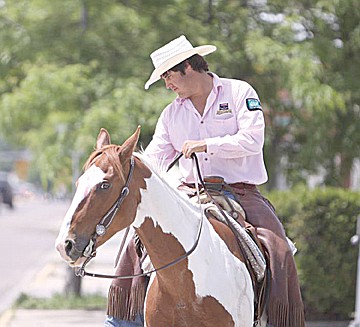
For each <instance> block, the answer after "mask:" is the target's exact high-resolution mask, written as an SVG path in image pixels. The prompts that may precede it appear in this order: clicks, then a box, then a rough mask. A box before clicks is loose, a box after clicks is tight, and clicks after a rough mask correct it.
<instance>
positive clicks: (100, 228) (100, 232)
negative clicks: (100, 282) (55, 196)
mask: <svg viewBox="0 0 360 327" xmlns="http://www.w3.org/2000/svg"><path fill="white" fill-rule="evenodd" d="M180 157H181V155H180V156H179V157H177V158H176V159H175V160H174V162H173V163H172V164H170V166H169V168H168V170H169V169H170V168H171V167H172V166H174V164H175V163H176V162H177V161H178V160H179V159H180ZM193 158H195V159H197V158H196V156H195V155H194V156H193ZM195 162H196V165H197V166H198V161H197V160H195ZM134 167H135V160H134V157H133V156H132V157H131V159H130V171H129V174H128V177H127V180H126V183H125V185H124V187H123V188H122V190H121V192H120V196H119V197H118V199H117V200H116V201H115V203H114V204H113V206H112V207H111V208H110V209H109V210H108V212H107V213H106V214H105V215H104V217H103V218H102V219H101V221H100V222H99V224H97V225H96V228H95V233H94V234H93V235H92V237H91V239H90V241H89V243H88V245H87V246H86V248H85V250H84V252H83V256H84V257H86V260H85V261H84V262H83V264H82V266H81V267H79V268H76V269H75V275H76V276H79V277H84V276H89V277H97V278H112V279H113V278H117V279H131V278H134V277H143V276H147V275H150V274H151V273H154V272H157V271H159V270H163V269H166V268H169V267H171V266H174V265H175V264H177V263H179V262H180V261H182V260H184V259H186V258H187V257H188V256H189V255H190V254H191V253H193V252H194V251H195V249H196V247H197V246H198V244H199V240H200V235H201V231H202V226H203V221H204V217H203V213H202V210H201V220H200V225H199V229H198V233H197V237H196V239H195V242H194V244H193V246H192V247H191V248H190V249H189V250H188V251H186V252H185V253H184V254H183V255H181V256H180V257H178V258H177V259H175V260H173V261H171V262H169V263H167V264H165V265H163V266H161V267H159V268H155V269H152V270H150V271H147V272H145V273H139V274H134V275H128V276H120V275H108V274H98V273H91V272H87V271H86V270H85V266H86V265H87V264H88V263H89V262H90V260H91V259H92V258H94V257H95V256H96V249H94V245H95V243H96V238H97V237H98V236H104V235H105V234H106V231H107V230H108V229H109V227H110V225H111V223H112V222H113V220H114V217H115V215H116V213H117V211H118V210H119V208H120V206H121V204H122V203H123V201H124V199H125V198H126V197H127V196H128V195H129V193H130V190H129V184H130V181H131V178H132V175H133V172H134ZM197 168H198V167H197ZM198 169H199V168H198ZM198 171H199V170H198ZM199 178H200V181H202V179H201V176H199ZM129 228H130V227H127V229H126V232H125V236H124V239H123V241H122V244H121V246H120V250H119V254H118V258H119V255H120V253H121V251H122V248H123V246H124V244H125V239H126V237H127V234H128V232H129Z"/></svg>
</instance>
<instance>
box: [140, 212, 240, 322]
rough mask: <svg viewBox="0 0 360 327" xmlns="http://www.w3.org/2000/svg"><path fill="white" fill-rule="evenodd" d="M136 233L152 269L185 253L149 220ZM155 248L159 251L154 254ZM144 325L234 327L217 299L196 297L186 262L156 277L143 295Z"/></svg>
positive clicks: (230, 318)
mask: <svg viewBox="0 0 360 327" xmlns="http://www.w3.org/2000/svg"><path fill="white" fill-rule="evenodd" d="M137 233H138V235H139V236H140V238H141V240H142V242H143V243H144V245H145V247H146V248H147V250H148V254H149V255H150V257H151V260H152V263H153V265H154V267H155V268H156V267H159V266H161V263H164V262H172V261H173V260H175V259H176V258H179V257H180V256H182V255H184V253H185V250H184V248H183V247H182V245H181V244H180V243H179V242H178V240H177V239H176V238H175V237H174V236H173V235H172V234H167V233H164V232H163V230H162V229H161V227H160V226H158V225H156V226H155V225H154V222H153V220H152V219H151V218H145V221H144V223H143V224H142V225H141V226H140V227H139V228H138V229H137ZM155 248H156V249H162V250H161V252H158V251H156V250H154V249H155ZM180 285H181V286H180ZM146 323H147V326H149V327H169V326H176V327H185V326H196V327H219V326H220V325H221V326H222V327H233V326H234V321H233V319H232V317H231V315H230V314H229V312H227V311H226V310H225V308H224V307H223V305H222V304H221V303H219V301H218V300H217V299H215V298H214V297H212V296H206V297H198V296H197V295H196V293H195V283H194V280H193V274H192V272H191V271H190V270H189V269H188V260H187V259H184V260H182V261H180V262H178V263H177V264H176V265H174V266H171V267H168V268H166V269H163V270H160V271H158V272H157V273H156V276H155V279H154V282H153V283H152V284H151V286H150V288H149V290H148V294H147V302H146Z"/></svg>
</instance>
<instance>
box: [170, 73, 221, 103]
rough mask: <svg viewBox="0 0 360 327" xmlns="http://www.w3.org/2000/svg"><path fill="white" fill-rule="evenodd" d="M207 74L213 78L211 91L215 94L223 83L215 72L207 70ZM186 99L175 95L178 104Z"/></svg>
mask: <svg viewBox="0 0 360 327" xmlns="http://www.w3.org/2000/svg"><path fill="white" fill-rule="evenodd" d="M209 75H211V76H212V78H213V91H214V92H215V94H218V93H219V90H220V89H221V88H222V87H223V83H222V81H221V79H220V77H219V76H218V75H216V74H215V73H212V72H209ZM186 100H187V98H180V97H179V96H177V97H176V99H175V101H176V102H177V103H178V104H183V103H184V101H186Z"/></svg>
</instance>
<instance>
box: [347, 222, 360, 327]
mask: <svg viewBox="0 0 360 327" xmlns="http://www.w3.org/2000/svg"><path fill="white" fill-rule="evenodd" d="M350 242H351V244H352V245H357V246H358V247H359V252H358V261H357V275H356V300H355V316H354V320H353V321H351V322H350V324H349V327H360V215H359V216H358V217H357V221H356V234H355V235H354V236H353V237H352V238H351V239H350Z"/></svg>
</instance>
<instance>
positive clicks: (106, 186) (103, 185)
mask: <svg viewBox="0 0 360 327" xmlns="http://www.w3.org/2000/svg"><path fill="white" fill-rule="evenodd" d="M109 187H110V183H109V182H102V183H101V184H100V188H101V189H102V190H107V189H108V188H109Z"/></svg>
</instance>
